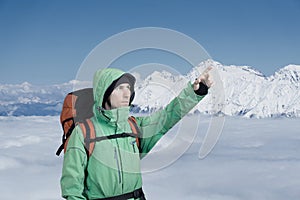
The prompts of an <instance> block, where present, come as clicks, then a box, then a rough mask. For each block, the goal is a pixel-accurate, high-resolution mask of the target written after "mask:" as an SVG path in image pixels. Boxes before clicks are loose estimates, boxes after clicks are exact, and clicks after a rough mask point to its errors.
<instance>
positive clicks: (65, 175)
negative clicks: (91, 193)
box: [60, 126, 87, 200]
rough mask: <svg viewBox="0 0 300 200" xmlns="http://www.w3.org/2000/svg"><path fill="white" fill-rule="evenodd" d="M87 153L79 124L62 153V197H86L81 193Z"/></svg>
mask: <svg viewBox="0 0 300 200" xmlns="http://www.w3.org/2000/svg"><path fill="white" fill-rule="evenodd" d="M86 165H87V155H86V151H85V148H84V142H83V134H82V133H81V129H80V127H79V126H76V127H75V129H74V130H73V132H72V134H71V136H70V139H69V141H68V145H67V150H66V153H65V155H64V161H63V170H62V177H61V180H60V184H61V192H62V197H63V198H65V199H67V200H79V199H80V200H82V199H84V200H85V199H86V198H85V197H84V195H83V192H84V180H85V169H86Z"/></svg>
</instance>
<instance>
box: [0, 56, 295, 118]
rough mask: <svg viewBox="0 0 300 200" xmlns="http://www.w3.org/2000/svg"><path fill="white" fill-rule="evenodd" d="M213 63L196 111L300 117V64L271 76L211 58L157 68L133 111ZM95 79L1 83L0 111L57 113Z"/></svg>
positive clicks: (168, 96)
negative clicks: (177, 71) (178, 68)
mask: <svg viewBox="0 0 300 200" xmlns="http://www.w3.org/2000/svg"><path fill="white" fill-rule="evenodd" d="M208 66H213V70H212V71H213V72H212V73H213V75H214V77H215V80H216V81H215V86H214V87H212V88H211V90H210V92H209V94H208V95H207V96H206V97H205V98H204V99H203V100H202V102H201V103H199V104H198V105H197V106H196V107H195V109H193V110H192V113H194V112H200V113H206V114H218V115H219V114H225V115H229V116H237V115H239V116H244V117H257V118H263V117H278V116H287V117H300V65H288V66H286V67H284V68H282V69H280V70H278V71H277V72H275V74H274V75H272V76H270V77H266V76H264V75H263V74H262V73H260V72H258V71H257V70H255V69H253V68H251V67H249V66H234V65H230V66H225V65H222V64H221V63H219V62H216V61H213V60H207V61H205V62H202V63H200V64H199V65H198V66H197V67H195V68H193V69H192V70H191V71H190V72H189V73H188V74H187V75H173V74H171V73H170V72H167V71H161V72H157V71H155V72H153V73H152V74H150V75H149V76H148V77H147V78H146V79H144V80H140V79H139V78H138V77H139V76H138V74H136V73H133V74H135V75H136V77H137V79H138V81H137V85H136V98H135V100H134V102H133V103H134V104H136V105H137V107H136V108H135V111H139V112H148V111H149V110H157V109H160V108H162V107H164V106H165V105H167V103H168V102H170V101H171V100H172V98H173V97H175V96H176V95H177V94H178V93H179V92H180V91H181V89H182V88H184V87H185V85H186V84H187V83H188V82H189V81H193V80H194V79H195V78H196V77H197V76H198V75H199V74H200V73H201V72H202V71H203V70H204V69H205V68H206V67H208ZM90 85H91V83H87V82H85V83H81V82H78V81H70V82H69V83H64V84H60V85H51V86H36V85H31V84H30V83H27V82H25V83H23V84H20V85H9V84H4V85H0V115H2V116H6V115H15V116H19V115H59V113H60V110H61V107H62V102H63V99H64V96H65V95H66V94H67V93H68V92H70V91H72V90H73V88H74V87H75V88H81V87H87V86H90Z"/></svg>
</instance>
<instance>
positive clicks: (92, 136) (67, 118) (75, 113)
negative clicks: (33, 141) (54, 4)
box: [56, 88, 140, 156]
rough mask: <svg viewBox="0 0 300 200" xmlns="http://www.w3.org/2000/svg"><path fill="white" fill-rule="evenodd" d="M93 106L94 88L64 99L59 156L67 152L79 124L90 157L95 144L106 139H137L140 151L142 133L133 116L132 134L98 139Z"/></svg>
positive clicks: (69, 94) (131, 118)
mask: <svg viewBox="0 0 300 200" xmlns="http://www.w3.org/2000/svg"><path fill="white" fill-rule="evenodd" d="M93 105H94V96H93V89H92V88H85V89H81V90H77V91H73V92H70V93H68V94H67V96H66V97H65V99H64V103H63V107H62V111H61V114H60V122H61V125H62V129H63V136H62V144H61V145H60V146H59V148H58V150H57V151H56V155H57V156H59V155H60V153H61V152H62V150H64V152H65V151H66V149H67V145H68V139H69V137H70V135H71V134H72V131H73V129H74V128H75V126H76V125H77V124H78V125H79V126H80V127H81V130H82V133H83V136H84V141H85V148H86V151H87V153H88V155H89V156H90V155H91V154H92V152H93V150H94V146H95V142H99V141H102V140H106V139H115V138H121V137H135V138H136V142H137V145H138V147H139V149H140V145H139V137H140V131H139V128H138V125H137V123H136V120H135V118H134V117H133V116H131V117H129V118H128V123H129V125H130V127H131V130H132V133H121V134H114V135H109V136H102V137H96V133H95V128H94V125H93V122H92V120H91V119H90V118H91V117H93V116H94V113H93Z"/></svg>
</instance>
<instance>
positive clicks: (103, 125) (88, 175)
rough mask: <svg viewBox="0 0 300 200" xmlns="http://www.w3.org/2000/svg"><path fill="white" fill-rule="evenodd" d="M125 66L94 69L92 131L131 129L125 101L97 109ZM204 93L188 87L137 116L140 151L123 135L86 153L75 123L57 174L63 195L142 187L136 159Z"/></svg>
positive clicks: (71, 198)
mask: <svg viewBox="0 0 300 200" xmlns="http://www.w3.org/2000/svg"><path fill="white" fill-rule="evenodd" d="M124 73H125V72H123V71H121V70H118V69H112V68H106V69H103V70H99V71H97V72H96V73H95V75H94V81H93V88H94V89H93V90H94V100H95V104H94V108H93V111H94V117H92V118H91V119H92V122H93V124H94V127H95V131H96V136H97V137H98V136H104V135H106V136H107V135H113V134H118V133H124V132H126V133H130V132H132V131H131V128H130V125H129V123H128V121H127V120H128V117H129V108H130V107H129V106H128V107H121V108H116V109H112V110H104V109H102V101H103V96H104V93H105V91H106V89H107V88H108V87H109V86H110V85H111V84H112V82H113V81H114V80H116V79H118V78H119V77H121V76H122V75H123V74H124ZM203 97H204V96H199V95H197V94H195V92H194V90H193V86H192V84H191V83H188V85H187V87H186V88H185V89H183V90H182V91H181V93H180V94H179V95H178V96H177V97H175V98H174V99H173V100H172V101H171V102H170V103H169V104H168V105H167V106H166V107H165V108H164V109H163V110H160V111H157V112H155V113H153V114H151V115H150V116H143V117H136V121H137V125H138V126H139V128H140V130H141V132H142V134H143V138H142V139H141V140H140V149H141V151H142V152H141V154H140V153H139V149H138V146H137V144H136V140H135V138H132V137H125V138H117V139H111V140H104V141H101V142H96V144H95V148H94V151H93V153H92V155H91V156H90V157H87V153H86V150H85V146H84V138H83V134H82V131H81V128H80V127H79V126H76V127H75V129H74V130H73V132H72V134H71V136H70V138H69V141H68V145H67V150H66V153H65V155H64V161H63V170H62V177H61V190H62V196H63V197H64V198H66V199H68V200H79V199H99V198H106V197H112V196H117V195H121V194H125V193H128V192H132V191H134V190H136V189H138V188H141V187H142V176H141V170H140V159H141V158H142V157H144V156H145V155H146V154H147V153H148V152H149V151H150V150H151V149H152V148H153V147H154V145H155V144H156V143H157V142H158V140H159V139H160V138H161V137H162V136H163V135H164V134H166V133H167V131H168V130H170V129H171V128H172V127H173V126H174V125H175V124H176V123H177V122H178V121H179V120H180V119H181V118H182V117H183V116H184V115H186V114H187V113H188V112H189V111H190V110H191V109H192V108H193V107H194V106H195V105H196V104H197V103H198V102H199V101H200V100H201V99H202V98H203Z"/></svg>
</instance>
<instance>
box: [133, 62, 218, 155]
mask: <svg viewBox="0 0 300 200" xmlns="http://www.w3.org/2000/svg"><path fill="white" fill-rule="evenodd" d="M210 70H211V67H209V68H207V69H206V70H205V71H204V72H203V73H202V74H201V75H200V76H199V77H198V78H197V79H196V80H195V82H194V83H193V84H191V83H188V85H187V87H186V88H185V89H183V90H182V91H181V92H180V94H179V95H178V96H177V97H175V98H174V99H173V100H172V101H171V102H170V103H169V104H168V105H167V106H166V108H165V109H163V110H160V111H158V112H155V113H153V114H152V115H150V116H147V117H137V122H138V124H139V125H140V127H141V130H142V133H143V138H142V139H141V149H142V157H143V156H145V155H146V154H147V153H148V152H149V151H150V150H151V149H152V148H153V147H154V145H155V144H156V143H157V142H158V140H159V139H160V138H161V137H162V136H163V135H164V134H166V133H167V132H168V130H170V129H171V128H172V127H173V126H174V125H175V124H176V123H177V122H178V121H179V120H180V119H182V118H183V117H184V116H185V115H186V114H187V113H188V112H189V111H190V110H191V109H193V108H194V107H195V106H196V105H197V104H198V103H199V101H201V100H202V99H203V98H204V96H205V95H206V94H207V92H208V88H209V87H210V86H211V85H212V84H213V82H212V80H211V77H210V75H209V71H210Z"/></svg>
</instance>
